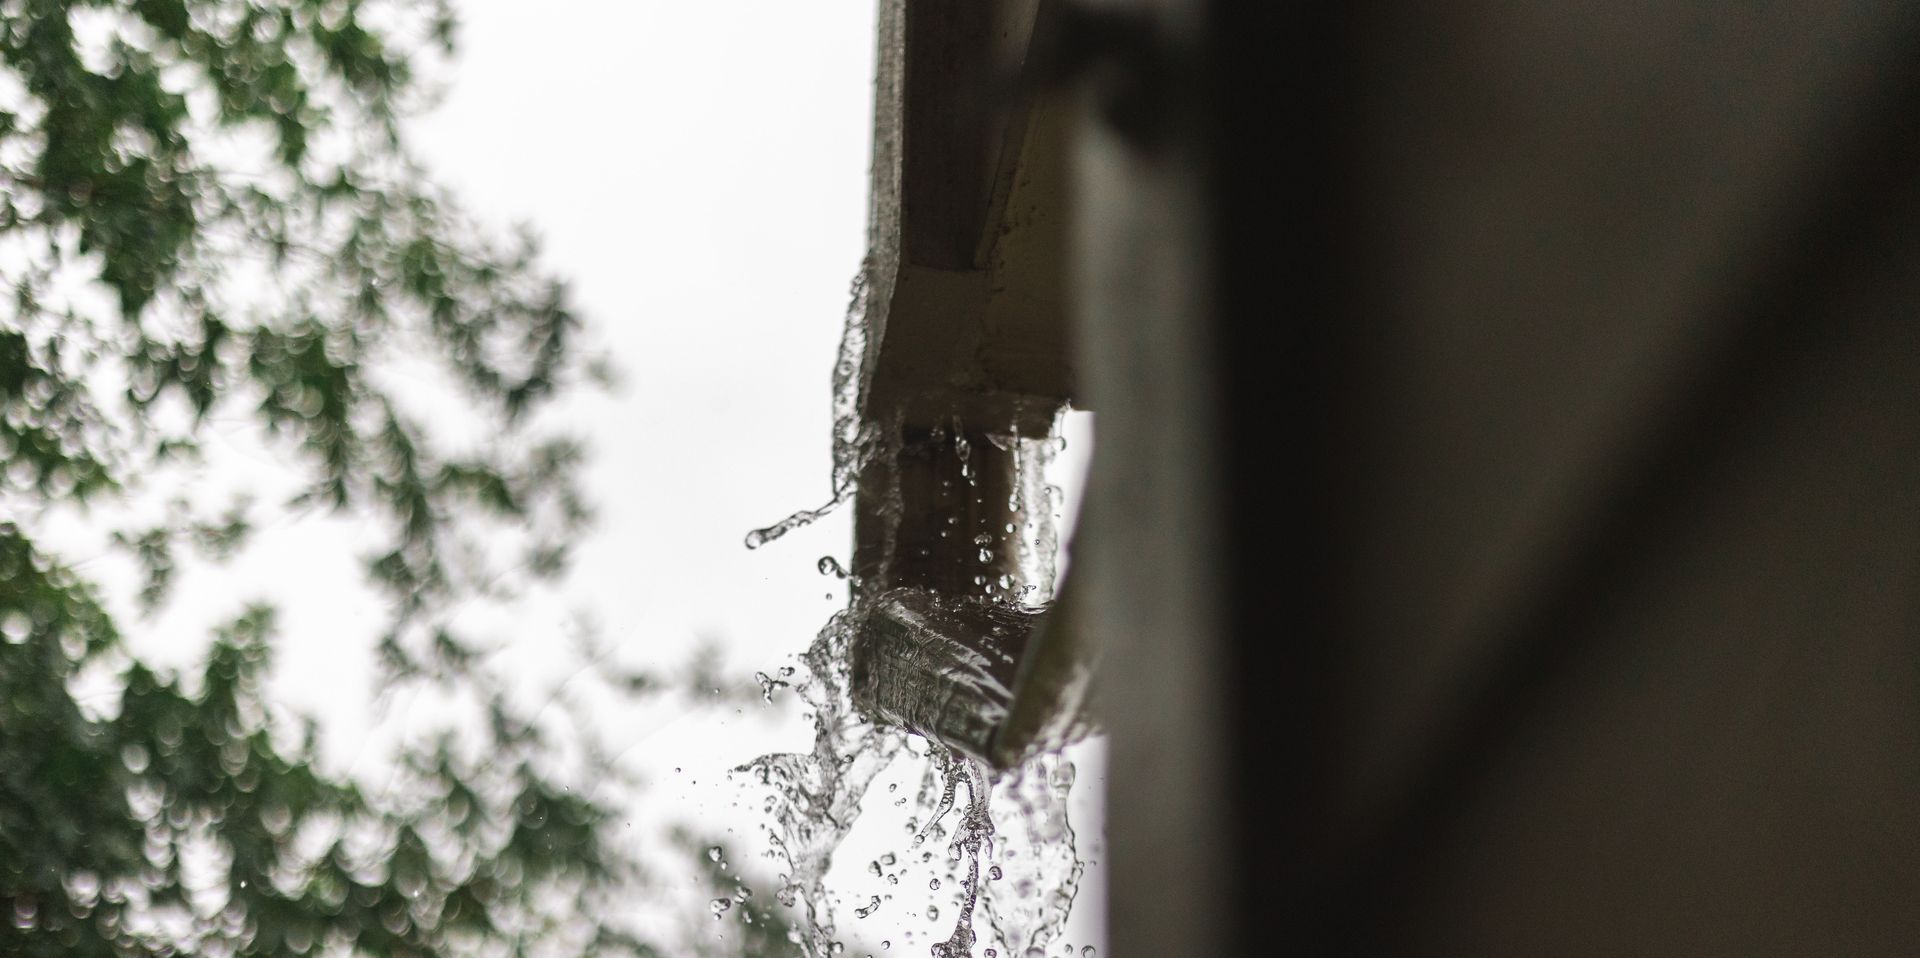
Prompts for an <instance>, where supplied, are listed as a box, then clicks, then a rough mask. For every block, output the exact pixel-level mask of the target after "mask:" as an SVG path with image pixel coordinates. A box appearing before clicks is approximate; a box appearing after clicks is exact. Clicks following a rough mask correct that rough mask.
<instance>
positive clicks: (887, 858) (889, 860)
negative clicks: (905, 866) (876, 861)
mask: <svg viewBox="0 0 1920 958" xmlns="http://www.w3.org/2000/svg"><path fill="white" fill-rule="evenodd" d="M896 861H899V859H897V858H894V857H893V853H892V852H887V853H886V854H884V855H881V856H880V864H882V865H886V866H888V867H889V868H891V867H892V866H893V863H894V862H896Z"/></svg>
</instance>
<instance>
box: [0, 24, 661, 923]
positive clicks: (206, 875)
mask: <svg viewBox="0 0 1920 958" xmlns="http://www.w3.org/2000/svg"><path fill="white" fill-rule="evenodd" d="M453 32H454V31H453V19H452V17H451V14H450V11H449V10H448V9H447V7H446V6H445V5H444V3H443V2H442V3H435V2H431V0H429V2H424V3H419V2H403V0H395V2H392V3H383V2H380V0H90V2H89V0H0V281H3V282H4V284H5V287H4V290H3V291H0V292H4V297H3V298H0V955H7V956H55V955H58V956H107V955H167V954H191V955H239V954H260V955H287V954H293V955H302V954H327V955H335V954H357V955H375V956H402V955H406V956H442V955H446V956H452V955H506V954H531V955H545V954H556V955H557V954H581V953H593V954H619V953H633V954H645V953H649V949H648V948H647V947H646V945H644V944H643V943H642V942H640V941H637V940H635V939H633V938H632V937H630V936H629V935H627V934H625V933H624V932H623V931H622V930H621V929H620V927H619V926H618V925H617V923H615V922H614V921H613V920H612V919H611V918H610V917H609V916H612V915H616V914H618V913H619V910H618V909H616V908H614V907H612V905H613V904H614V899H615V896H616V894H617V893H618V890H619V889H620V888H621V887H622V884H623V883H624V882H626V881H628V880H629V879H630V878H632V877H633V875H634V872H635V866H634V863H633V861H632V860H631V859H630V857H628V856H627V855H626V854H625V853H623V852H621V851H620V850H619V846H618V845H616V844H615V843H614V842H613V841H611V840H610V838H609V835H610V833H611V829H610V827H609V826H610V825H611V824H612V823H611V822H610V816H611V815H612V810H611V808H610V806H609V804H607V802H606V800H604V799H601V798H593V797H588V796H586V795H585V794H583V793H582V792H575V791H571V790H570V789H568V788H567V786H566V785H565V784H563V781H564V780H563V778H562V777H561V773H560V772H559V771H557V770H556V769H555V768H553V767H551V766H552V765H553V764H555V763H553V762H552V761H551V758H552V755H553V754H554V753H556V752H565V751H568V750H572V751H573V752H576V753H577V752H582V751H585V752H589V753H590V752H591V748H590V745H589V746H586V747H583V746H581V745H580V744H579V743H578V742H555V741H553V738H554V737H555V733H553V732H552V731H551V730H550V729H549V728H547V727H546V726H542V725H540V724H538V723H536V722H534V721H532V720H531V719H530V718H528V717H526V716H522V715H519V714H516V712H515V710H514V709H513V708H512V707H511V706H510V704H509V701H510V697H509V696H508V695H507V694H506V692H505V690H504V689H503V688H501V687H500V684H499V682H498V680H497V678H493V677H489V675H488V674H487V672H486V671H485V669H484V668H482V667H480V665H479V664H477V662H476V658H477V656H476V654H475V645H474V644H473V642H472V640H470V639H469V638H467V637H464V636H462V635H461V634H459V632H458V631H457V630H456V629H455V628H454V627H453V625H452V620H453V617H452V614H451V613H452V610H453V609H454V608H455V607H456V606H457V605H459V604H461V603H465V602H469V601H471V600H473V599H474V598H475V597H499V596H502V595H506V594H507V593H506V592H505V591H504V589H503V586H510V585H511V583H512V582H514V581H516V580H524V579H525V578H526V577H527V576H533V577H538V576H543V575H551V574H553V573H554V572H555V571H556V570H558V569H559V568H561V566H562V564H563V561H564V558H565V551H566V545H567V543H568V542H569V541H570V539H571V538H573V537H574V536H575V534H576V533H577V532H578V531H579V530H580V528H581V527H582V524H583V523H584V522H585V520H586V510H585V508H584V506H583V504H582V502H581V499H580V496H579V495H578V494H577V492H576V489H575V485H574V482H573V474H574V471H575V466H576V464H577V463H578V461H579V454H578V448H577V446H576V445H575V444H574V443H573V442H572V441H570V440H568V439H567V438H565V437H564V436H557V435H554V434H553V433H551V431H549V430H546V429H544V428H542V427H540V426H538V425H537V424H536V423H535V420H536V419H538V418H539V416H538V411H539V409H540V408H541V407H542V406H543V404H546V403H548V402H549V401H550V400H551V399H553V398H554V397H556V396H557V395H560V394H564V393H565V392H566V391H567V390H568V389H570V388H574V387H576V386H577V385H579V384H580V383H582V382H584V381H586V380H588V379H590V378H591V377H590V376H588V375H587V370H586V369H585V368H584V367H585V366H586V365H588V364H585V363H583V362H582V360H581V359H580V357H579V356H578V355H577V354H578V350H577V349H576V348H575V347H574V346H573V345H572V341H571V340H572V334H573V333H574V331H575V328H576V325H577V324H576V319H575V316H574V314H573V313H572V312H571V311H570V310H569V308H568V305H567V297H566V295H565V293H564V291H563V289H562V287H561V285H560V284H559V283H557V282H556V281H555V280H553V279H552V278H550V277H548V276H546V275H544V274H543V273H542V272H541V271H540V270H539V269H538V268H537V266H536V265H535V263H534V254H533V250H532V248H531V244H530V243H528V242H527V241H526V240H524V239H519V240H514V241H496V240H493V239H490V238H488V234H487V233H486V232H485V231H482V230H480V229H477V228H475V226H474V225H473V224H471V223H469V222H468V221H467V220H465V219H464V218H463V217H462V216H461V215H460V214H459V212H458V211H457V210H456V209H455V208H454V207H453V206H452V205H451V204H450V203H449V201H448V200H447V199H446V198H445V197H444V196H443V195H442V194H441V193H439V192H438V191H436V190H435V189H434V188H433V187H432V186H431V184H430V183H428V182H427V180H426V179H425V178H424V177H423V175H422V173H421V170H420V168H419V166H418V165H417V164H416V163H415V161H414V160H413V159H412V158H411V157H410V155H409V153H408V150H407V148H406V146H405V142H404V137H403V135H402V129H401V127H400V124H399V118H400V117H401V116H403V115H404V114H405V113H406V112H407V111H408V110H409V109H412V108H414V107H415V106H417V105H418V103H419V101H420V98H421V97H422V96H423V90H422V87H423V86H424V84H423V83H422V82H421V81H420V79H419V76H420V75H421V73H422V71H423V70H424V69H425V68H426V67H429V66H431V65H432V64H433V63H435V62H437V60H438V58H440V57H443V56H444V55H445V54H446V53H447V52H448V51H450V49H451V43H452V37H453ZM502 135H503V136H506V135H511V134H510V133H508V132H505V131H503V133H502ZM436 377H437V378H436ZM423 381H430V382H435V383H438V384H439V385H440V386H441V387H442V388H443V391H447V392H449V394H451V395H454V396H457V399H458V405H457V406H453V407H451V408H453V409H455V410H456V412H457V415H455V416H446V415H445V414H444V413H443V414H442V416H441V418H437V419H433V420H432V427H431V428H429V425H428V421H429V417H428V416H427V415H426V414H425V413H424V412H423V406H422V402H421V400H420V399H419V396H420V395H422V394H424V392H425V391H427V390H428V387H427V386H423V385H420V383H421V382H423ZM431 408H439V409H442V410H444V409H446V408H449V407H448V406H447V405H446V404H445V403H444V402H443V403H442V405H441V406H439V407H431ZM222 417H227V419H228V421H231V419H233V418H245V419H251V420H253V421H255V422H257V423H259V424H260V426H261V428H262V431H263V432H264V433H265V434H266V435H267V436H268V437H269V440H268V441H269V442H270V443H271V444H272V448H273V449H274V450H275V451H276V452H277V453H278V454H279V458H281V459H283V460H284V461H285V462H287V463H289V464H291V465H292V467H294V468H295V469H296V470H297V471H298V474H299V475H300V476H301V477H302V478H301V479H300V483H301V489H300V492H299V494H298V496H297V497H296V498H295V500H294V501H293V502H292V503H289V504H288V508H296V507H297V508H301V509H306V510H319V511H324V512H331V513H334V514H340V515H346V516H352V517H355V518H356V521H360V522H363V523H370V524H372V527H374V528H377V529H379V530H382V531H381V532H380V533H379V544H378V545H377V547H375V548H373V549H372V550H371V554H370V555H369V556H367V557H366V569H367V572H368V575H369V581H370V582H372V583H373V584H374V585H375V586H376V587H377V589H378V590H379V591H380V594H382V595H383V596H384V597H385V601H386V602H387V603H388V604H389V605H390V607H391V610H392V615H391V620H390V621H391V626H390V628H388V629H387V630H386V631H385V634H384V636H383V637H382V638H381V639H380V643H379V648H380V651H381V659H382V664H383V666H384V674H385V675H386V680H387V681H390V682H420V683H430V684H434V685H436V686H437V687H439V688H441V689H442V690H444V691H449V692H457V693H458V694H460V695H463V696H465V697H466V699H467V700H469V701H470V702H471V703H472V704H473V708H472V714H473V716H475V717H477V718H478V719H479V720H478V721H469V722H464V723H450V724H449V726H448V731H447V733H446V734H445V735H443V736H440V737H439V738H437V739H433V740H432V741H430V742H429V743H428V744H425V745H420V744H415V745H410V746H406V747H404V748H403V753H402V754H401V755H400V756H399V758H398V765H397V771H395V773H394V775H395V778H396V780H397V782H398V784H397V785H396V786H395V787H391V788H386V789H383V790H381V791H380V792H379V793H378V794H375V793H372V792H369V791H366V790H363V789H362V788H360V787H358V786H356V785H355V784H354V783H353V782H352V781H350V780H347V779H333V778H329V777H328V776H327V775H326V774H324V773H323V772H321V771H320V770H318V767H317V766H316V765H315V763H314V758H315V751H314V732H313V729H312V727H311V725H308V726H307V727H306V728H304V729H302V728H298V727H289V726H290V725H294V724H296V723H290V722H288V721H286V720H284V719H282V720H278V721H276V720H274V719H273V718H272V717H271V716H272V710H270V708H269V707H268V703H267V702H266V701H265V699H264V698H263V692H262V683H263V681H264V678H265V676H266V674H267V670H268V668H269V661H270V657H271V655H270V653H271V650H272V647H273V635H274V624H275V616H274V612H273V610H272V608H271V607H269V606H266V605H246V606H241V607H237V608H236V609H235V610H234V611H235V612H236V613H237V614H236V617H235V618H233V620H232V621H231V622H230V623H229V624H227V625H225V626H224V627H221V628H219V629H217V630H216V631H215V634H214V635H213V637H212V639H211V642H210V651H209V652H208V654H207V656H206V659H205V666H204V671H200V670H189V672H190V674H187V675H184V676H176V675H172V674H168V673H165V672H162V671H159V670H155V669H151V668H149V667H147V666H146V665H143V664H142V663H141V661H140V660H139V659H138V658H136V657H135V656H133V655H132V654H130V653H129V652H127V651H126V649H125V645H124V643H123V636H125V635H130V634H131V632H130V630H131V629H133V628H135V627H136V626H137V624H138V622H142V621H150V620H148V619H142V618H140V613H141V612H142V611H151V610H154V609H156V608H158V607H160V606H161V605H162V604H164V603H165V602H166V600H167V597H168V590H169V586H170V585H171V584H172V580H173V578H174V576H173V571H174V569H175V567H176V564H177V563H178V562H179V561H181V557H180V556H177V555H176V552H178V551H179V550H181V549H182V548H186V547H192V548H193V549H195V550H197V551H198V552H200V553H203V554H207V555H211V556H214V557H216V558H217V557H219V556H224V555H231V554H233V553H234V552H235V551H236V550H239V549H243V548H245V547H246V542H247V536H248V532H249V530H250V529H252V528H253V527H255V526H257V525H259V524H260V521H259V520H258V519H257V518H256V517H254V516H253V514H252V513H251V511H250V510H249V508H248V507H247V506H246V505H245V504H244V503H242V504H239V505H235V506H232V507H226V506H224V505H223V506H221V507H219V508H214V507H210V506H208V505H207V504H206V503H205V502H203V501H200V497H196V496H194V495H191V494H184V493H183V494H182V495H181V497H180V498H179V500H178V502H177V503H176V504H175V505H174V506H173V507H172V508H171V510H170V511H169V512H167V513H166V515H165V516H164V517H163V518H161V519H160V520H158V521H157V522H156V521H153V520H152V518H151V517H150V516H148V517H146V518H145V519H143V520H142V521H140V522H134V521H133V520H131V519H129V520H126V522H125V523H119V521H118V520H115V521H116V523H118V524H120V525H122V526H123V527H121V528H120V529H119V531H118V532H117V533H115V535H114V541H115V542H117V543H118V544H119V545H120V546H121V547H123V549H124V550H125V553H126V554H127V555H130V556H131V557H133V559H134V560H136V561H137V563H138V568H140V569H141V570H143V571H142V574H141V578H142V580H143V581H142V584H140V585H139V587H138V588H137V589H135V590H134V591H135V593H136V594H135V596H134V597H133V598H132V600H131V601H130V604H129V603H127V602H120V603H116V600H115V598H114V595H115V593H113V592H112V590H111V589H109V588H108V587H107V586H106V584H104V581H96V580H98V578H99V577H98V576H97V575H96V576H94V577H93V578H92V579H90V578H89V577H88V576H86V575H83V574H82V573H81V571H80V570H79V567H78V564H77V563H76V562H75V561H74V560H73V559H72V557H63V556H62V555H61V554H60V553H59V550H58V549H57V548H56V547H54V546H53V545H51V544H50V543H51V540H50V539H49V538H48V534H47V533H46V528H47V527H48V525H49V520H48V517H49V516H51V515H54V514H56V513H72V512H75V511H76V510H81V509H89V510H91V511H90V512H89V513H88V514H89V515H92V516H96V517H98V516H100V515H102V514H106V513H111V511H112V508H113V506H114V504H116V503H121V504H124V503H128V502H132V501H134V500H136V499H139V498H141V497H142V496H145V497H148V498H151V496H152V495H154V494H155V490H156V489H159V488H161V487H162V486H163V479H164V477H166V476H169V475H174V476H178V475H188V476H192V475H194V474H195V472H194V470H196V469H199V470H201V471H203V472H204V471H205V470H206V468H207V467H206V466H205V463H206V462H207V461H208V459H207V456H206V454H205V453H203V451H202V449H201V446H200V442H201V440H203V439H204V438H206V432H207V429H208V427H209V423H210V422H212V421H215V420H220V419H222ZM187 488H188V489H189V491H191V489H192V486H191V483H190V482H189V484H188V486H187ZM135 512H137V510H130V511H129V512H128V514H130V515H131V514H134V513H135ZM502 543H511V544H512V546H511V548H509V549H503V547H502ZM288 578H289V580H290V581H297V579H298V575H297V574H290V575H289V576H288ZM116 609H118V610H119V611H116ZM130 616H131V617H132V618H131V619H130V618H129V617H130ZM100 675H106V676H110V677H112V679H113V682H112V685H113V686H114V688H115V689H116V691H117V693H118V694H117V695H112V696H109V698H110V699H112V701H111V702H109V703H108V704H105V705H101V704H98V703H96V702H95V701H94V699H93V698H91V697H89V698H88V699H86V702H85V704H84V705H83V703H82V702H81V701H80V700H78V699H77V698H76V694H75V691H74V689H75V687H76V683H79V682H83V681H85V680H87V678H88V676H96V677H97V676H100ZM587 764H589V765H591V764H592V763H591V760H589V762H588V763H587ZM583 791H584V789H583ZM595 794H596V795H600V794H603V793H601V792H598V791H596V792H595Z"/></svg>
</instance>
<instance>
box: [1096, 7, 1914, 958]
mask: <svg viewBox="0 0 1920 958" xmlns="http://www.w3.org/2000/svg"><path fill="white" fill-rule="evenodd" d="M1322 6H1324V7H1338V8H1339V9H1338V10H1318V11H1302V10H1299V9H1296V8H1295V7H1290V6H1286V5H1280V4H1271V3H1230V2H1226V0H1216V2H1213V3H1207V2H1203V0H1142V2H1139V3H1133V4H1116V5H1101V6H1099V9H1102V10H1105V11H1107V13H1106V15H1107V16H1109V17H1118V18H1119V20H1117V21H1115V20H1111V19H1110V20H1109V21H1108V22H1109V23H1113V22H1123V23H1127V24H1130V26H1128V27H1126V28H1124V29H1116V30H1115V31H1114V35H1115V36H1119V37H1133V38H1134V39H1132V40H1120V41H1117V42H1115V43H1113V44H1112V45H1110V46H1109V48H1108V49H1109V50H1110V51H1113V52H1112V53H1111V56H1110V58H1109V60H1108V61H1106V62H1105V65H1104V66H1102V67H1101V68H1099V69H1094V70H1090V71H1088V72H1087V73H1086V74H1085V83H1084V84H1083V89H1084V92H1085V97H1086V99H1085V102H1086V108H1087V111H1086V116H1087V119H1088V122H1087V127H1086V129H1087V131H1088V132H1087V133H1086V134H1085V135H1084V136H1083V138H1082V141H1081V142H1082V146H1081V159H1080V164H1079V167H1078V168H1077V169H1078V172H1079V174H1080V176H1081V184H1082V185H1081V190H1080V193H1079V202H1080V204H1081V210H1080V214H1079V215H1080V217H1081V219H1080V222H1081V229H1080V232H1079V233H1078V234H1077V236H1078V240H1079V256H1080V257H1081V259H1080V263H1081V265H1082V273H1081V276H1082V282H1083V288H1082V291H1081V293H1080V298H1079V302H1080V303H1081V306H1082V308H1081V311H1080V322H1081V341H1082V342H1083V343H1084V344H1085V345H1084V346H1083V352H1082V356H1081V368H1082V382H1083V386H1084V390H1085V392H1086V395H1087V398H1088V400H1089V401H1090V403H1091V404H1092V405H1093V406H1094V407H1095V408H1097V409H1098V410H1099V420H1098V430H1099V444H1098V448H1097V450H1096V454H1095V457H1096V462H1095V466H1094V475H1093V478H1092V481H1091V484H1090V492H1089V496H1090V498H1089V509H1090V515H1091V517H1092V522H1091V523H1090V525H1089V526H1088V531H1087V534H1086V537H1085V540H1084V543H1083V544H1082V545H1081V547H1080V548H1079V549H1078V550H1077V551H1076V561H1077V562H1079V563H1080V565H1079V566H1077V569H1079V570H1084V574H1085V575H1086V577H1087V581H1088V585H1089V598H1090V599H1091V602H1090V603H1089V605H1090V606H1091V607H1093V608H1094V609H1096V610H1099V615H1100V617H1101V618H1100V620H1099V621H1098V622H1097V623H1095V627H1096V628H1097V629H1099V630H1100V632H1101V634H1102V635H1104V636H1105V637H1106V638H1107V641H1108V643H1109V648H1108V653H1107V656H1106V660H1105V661H1106V663H1107V665H1106V669H1107V676H1106V694H1107V700H1106V713H1107V721H1108V724H1109V727H1110V728H1111V730H1112V734H1113V748H1114V754H1113V765H1114V767H1115V770H1116V771H1115V774H1114V776H1113V779H1112V794H1111V805H1112V810H1111V822H1110V825H1111V830H1112V845H1113V850H1112V862H1113V868H1114V891H1113V901H1112V906H1111V909H1112V914H1113V926H1114V927H1113V932H1112V935H1113V941H1114V947H1115V951H1116V953H1117V954H1121V955H1135V954H1153V955H1158V954H1169V955H1171V954H1181V955H1188V954H1193V955H1198V954H1221V953H1236V954H1288V953H1299V954H1333V953H1352V954H1396V955H1398V954H1404V955H1436V954H1459V955H1548V954H1552V955H1589V954H1590V955H1649V954H1657V955H1708V954H1725V955H1769V954H1780V955H1788V954H1794V955H1798V954H1847V955H1896V954H1910V953H1912V952H1913V951H1914V949H1915V948H1916V947H1920V944H1916V943H1920V825H1916V819H1917V816H1920V654H1916V653H1917V652H1920V649H1917V648H1916V646H1917V645H1920V642H1917V641H1916V639H1917V638H1920V630H1917V629H1916V626H1917V624H1920V623H1916V620H1915V613H1916V612H1917V611H1920V602H1916V600H1920V323H1916V321H1915V314H1916V312H1920V307H1917V306H1916V304H1920V7H1917V6H1915V5H1913V4H1911V3H1902V2H1883V3H1866V2H1855V3H1848V2H1832V0H1830V2H1807V0H1802V2H1780V3H1753V4H1709V3H1697V2H1682V0H1661V2H1616V3H1604V4H1602V3H1589V4H1571V3H1499V4H1495V3H1480V2H1453V3H1436V4H1412V3H1408V4H1399V5H1391V6H1389V5H1386V4H1329V5H1322ZM1136 15H1137V19H1135V16H1136ZM1142 77H1144V78H1146V79H1145V80H1141V79H1140V78H1142ZM1080 574H1082V573H1081V572H1080V571H1076V575H1080Z"/></svg>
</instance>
